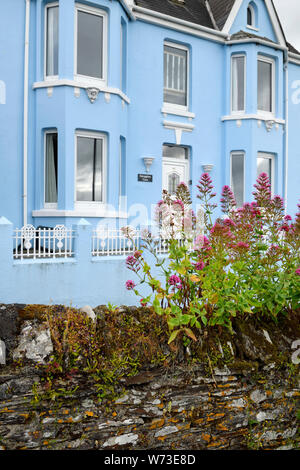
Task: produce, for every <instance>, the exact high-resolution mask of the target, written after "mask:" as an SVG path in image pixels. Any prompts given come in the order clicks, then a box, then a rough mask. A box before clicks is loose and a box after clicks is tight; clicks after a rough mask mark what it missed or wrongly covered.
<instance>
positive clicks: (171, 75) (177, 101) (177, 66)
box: [164, 43, 188, 108]
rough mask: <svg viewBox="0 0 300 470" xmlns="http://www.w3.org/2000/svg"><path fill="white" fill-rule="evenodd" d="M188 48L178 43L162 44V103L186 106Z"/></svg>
mask: <svg viewBox="0 0 300 470" xmlns="http://www.w3.org/2000/svg"><path fill="white" fill-rule="evenodd" d="M187 82H188V50H187V48H185V47H183V46H179V45H176V46H174V45H172V44H167V43H165V45H164V103H166V104H168V105H176V106H181V107H186V108H187V106H188V92H187Z"/></svg>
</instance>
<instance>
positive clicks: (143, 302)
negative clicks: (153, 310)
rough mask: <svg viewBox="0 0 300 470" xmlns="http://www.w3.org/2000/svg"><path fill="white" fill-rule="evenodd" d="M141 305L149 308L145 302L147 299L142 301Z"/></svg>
mask: <svg viewBox="0 0 300 470" xmlns="http://www.w3.org/2000/svg"><path fill="white" fill-rule="evenodd" d="M140 304H141V306H142V307H147V302H146V301H145V299H141V300H140Z"/></svg>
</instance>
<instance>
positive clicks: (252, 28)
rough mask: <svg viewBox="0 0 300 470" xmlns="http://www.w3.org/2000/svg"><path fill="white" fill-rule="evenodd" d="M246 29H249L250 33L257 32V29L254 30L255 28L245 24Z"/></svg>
mask: <svg viewBox="0 0 300 470" xmlns="http://www.w3.org/2000/svg"><path fill="white" fill-rule="evenodd" d="M246 28H247V29H251V31H256V32H258V31H259V29H258V28H256V27H255V26H250V25H248V24H247V26H246Z"/></svg>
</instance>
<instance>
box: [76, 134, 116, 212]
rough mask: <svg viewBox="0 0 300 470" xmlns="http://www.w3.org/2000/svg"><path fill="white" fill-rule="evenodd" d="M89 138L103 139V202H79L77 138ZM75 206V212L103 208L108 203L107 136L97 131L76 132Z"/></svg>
mask: <svg viewBox="0 0 300 470" xmlns="http://www.w3.org/2000/svg"><path fill="white" fill-rule="evenodd" d="M78 137H88V138H91V139H102V142H103V147H102V149H103V160H102V162H103V182H102V183H103V188H102V191H103V192H102V194H103V201H77V186H76V183H77V138H78ZM74 176H75V177H74V206H75V210H80V209H95V208H100V207H101V208H103V207H104V206H105V205H106V203H107V186H108V185H107V135H106V134H105V133H103V132H97V131H94V132H92V131H79V130H78V131H76V132H75V170H74Z"/></svg>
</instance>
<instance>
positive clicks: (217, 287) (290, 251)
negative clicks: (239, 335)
mask: <svg viewBox="0 0 300 470" xmlns="http://www.w3.org/2000/svg"><path fill="white" fill-rule="evenodd" d="M197 188H198V196H197V197H198V198H199V199H200V201H201V203H202V207H203V212H204V225H203V227H202V229H201V230H200V228H199V227H197V225H196V222H195V216H194V214H193V213H192V211H191V209H190V208H189V206H188V207H187V204H186V201H188V202H190V200H189V198H188V196H187V194H186V193H187V188H185V193H184V194H185V196H184V197H185V199H186V200H185V201H182V199H179V197H178V194H176V198H175V199H174V198H172V197H171V196H169V195H168V194H167V193H166V192H164V194H163V200H162V201H160V202H159V204H158V210H157V213H158V215H159V216H158V221H159V222H160V229H162V221H166V220H168V223H169V231H168V234H169V242H168V248H169V251H168V255H167V256H166V257H161V256H159V255H158V252H157V244H158V241H157V240H156V239H155V238H154V237H153V236H152V235H151V234H150V233H146V234H144V236H143V245H142V249H141V250H136V252H135V253H134V255H133V256H130V257H128V258H127V261H126V263H127V267H128V268H129V269H130V270H131V271H132V272H134V274H135V275H136V277H137V278H138V280H139V283H138V284H137V285H136V281H133V280H132V281H131V280H130V281H127V283H126V287H127V289H129V290H133V292H134V293H135V294H136V295H137V296H140V297H141V295H140V293H139V286H140V285H142V284H145V283H146V284H148V286H149V287H150V294H149V295H148V296H147V297H146V298H142V299H141V302H142V304H143V305H145V304H146V303H147V304H151V305H152V306H153V307H154V309H155V311H156V313H157V314H159V315H162V316H164V317H165V318H166V320H167V322H168V326H169V330H170V339H169V342H172V341H173V340H174V339H175V338H176V337H177V335H178V334H179V333H181V332H183V333H184V334H185V335H187V336H189V337H191V338H193V339H196V338H195V334H196V329H197V328H198V329H201V328H203V327H209V326H215V325H219V326H224V327H227V328H228V329H229V330H232V319H233V318H234V317H236V316H240V317H243V318H245V319H247V318H248V317H249V316H256V317H257V318H271V319H273V320H275V321H276V319H277V316H278V315H279V313H288V312H290V311H293V310H295V309H297V308H299V306H300V275H299V273H300V259H299V251H300V211H299V212H298V214H297V215H296V219H295V221H294V222H293V221H292V218H291V217H290V216H288V215H287V216H286V215H285V212H284V204H283V200H282V199H281V197H280V196H274V197H272V196H271V192H270V182H269V179H268V176H267V175H266V174H265V173H263V174H261V175H260V176H259V178H258V179H257V182H256V184H255V186H254V188H255V190H254V192H253V195H254V201H253V202H252V203H245V204H244V205H243V207H240V208H237V207H236V201H235V197H234V194H233V193H232V191H231V189H230V188H229V187H228V186H225V187H224V188H223V191H222V197H221V201H220V202H221V210H222V212H223V213H224V216H223V217H222V218H218V219H216V220H215V222H213V215H214V211H215V209H216V207H217V204H216V203H215V202H214V201H215V197H216V193H215V192H214V187H213V184H212V180H211V178H210V176H209V175H208V174H207V173H204V174H203V175H202V176H201V178H200V181H199V184H198V186H197ZM180 189H181V191H182V187H181V188H180ZM174 206H176V207H177V208H179V211H178V210H177V211H174ZM298 208H299V206H298ZM166 213H167V214H168V217H166ZM186 219H188V220H189V223H188V227H189V228H192V230H185V227H186V223H183V221H186ZM164 231H165V232H166V228H164ZM146 252H149V253H150V254H151V255H152V256H153V257H154V265H155V268H158V269H159V270H160V275H159V276H154V274H153V269H151V267H150V264H149V263H147V261H146V257H145V254H146Z"/></svg>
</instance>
